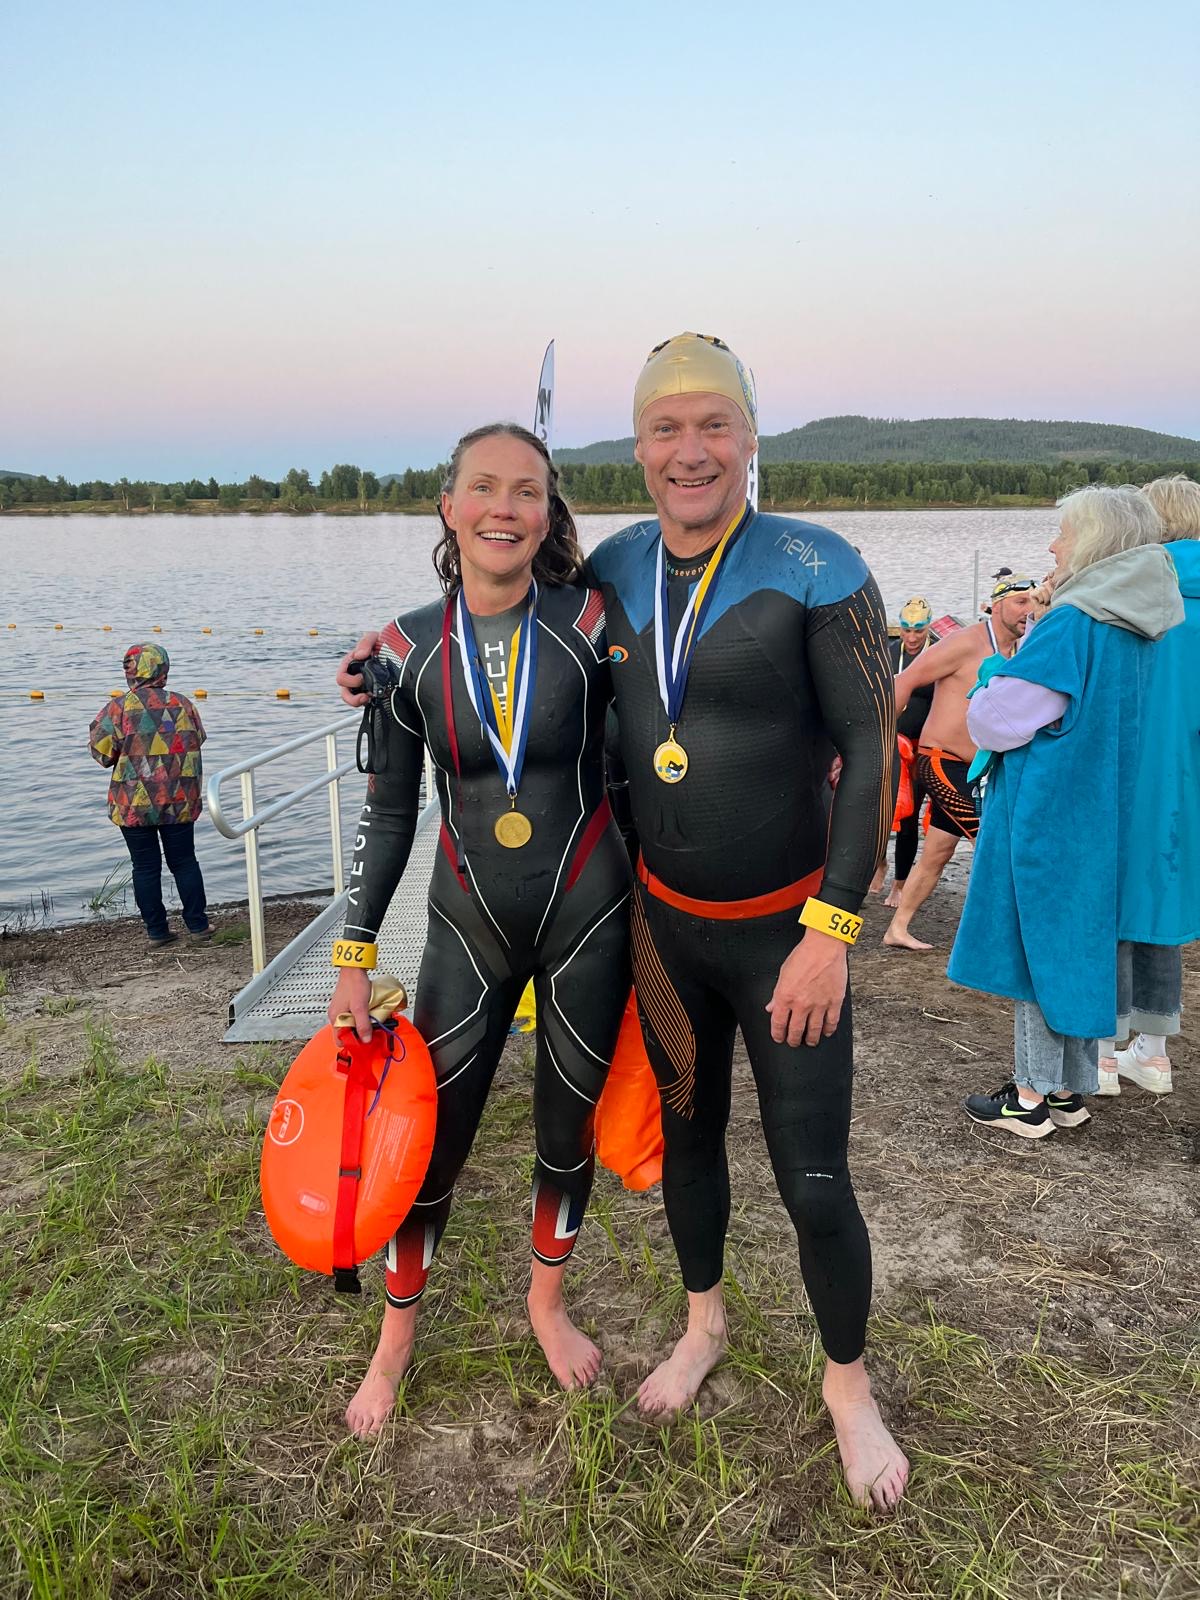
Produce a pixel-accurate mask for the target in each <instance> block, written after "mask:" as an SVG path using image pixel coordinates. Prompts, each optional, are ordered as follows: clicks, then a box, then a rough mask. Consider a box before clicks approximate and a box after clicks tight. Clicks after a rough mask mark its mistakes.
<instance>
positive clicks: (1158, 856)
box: [1099, 473, 1200, 1094]
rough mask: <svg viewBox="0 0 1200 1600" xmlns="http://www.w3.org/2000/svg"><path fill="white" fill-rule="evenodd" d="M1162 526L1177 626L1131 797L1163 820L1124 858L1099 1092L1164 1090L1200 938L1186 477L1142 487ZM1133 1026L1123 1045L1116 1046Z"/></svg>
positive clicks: (1198, 501) (1153, 663) (1197, 640)
mask: <svg viewBox="0 0 1200 1600" xmlns="http://www.w3.org/2000/svg"><path fill="white" fill-rule="evenodd" d="M1142 493H1143V495H1145V497H1146V499H1147V500H1149V502H1150V504H1151V505H1152V506H1153V507H1154V509H1155V510H1156V511H1157V512H1158V515H1159V520H1160V521H1161V523H1162V538H1163V541H1164V544H1163V548H1164V549H1165V550H1166V552H1167V554H1168V555H1169V556H1170V557H1171V560H1172V561H1173V562H1174V565H1175V571H1176V574H1177V575H1178V578H1179V588H1180V592H1181V593H1182V595H1183V613H1184V615H1183V626H1182V627H1181V628H1172V629H1171V631H1170V633H1168V634H1167V636H1166V638H1165V639H1163V640H1162V641H1161V643H1159V644H1157V645H1155V647H1154V649H1153V651H1152V652H1151V657H1150V685H1149V696H1150V701H1151V703H1152V705H1153V707H1154V711H1155V715H1154V719H1153V726H1152V727H1150V728H1148V729H1147V731H1148V732H1149V733H1150V737H1147V738H1143V739H1142V741H1141V744H1140V747H1139V750H1138V757H1137V762H1136V765H1135V768H1134V776H1133V787H1134V792H1135V794H1138V795H1150V794H1154V795H1155V796H1156V801H1157V809H1158V810H1159V812H1160V813H1162V814H1163V815H1164V816H1165V818H1166V820H1167V824H1168V827H1167V832H1166V833H1165V834H1164V835H1163V836H1162V837H1156V836H1152V835H1150V834H1148V833H1147V832H1146V831H1145V830H1143V829H1141V828H1138V829H1136V830H1135V832H1134V838H1133V845H1134V849H1133V851H1132V852H1131V853H1130V856H1129V857H1128V859H1127V863H1126V867H1127V871H1126V887H1125V894H1124V896H1123V898H1124V900H1125V902H1126V907H1127V916H1126V921H1125V925H1124V927H1123V929H1122V932H1123V934H1124V935H1125V937H1124V938H1123V939H1122V941H1121V943H1120V945H1119V946H1118V948H1117V1031H1116V1035H1115V1038H1113V1039H1102V1040H1101V1041H1100V1090H1099V1092H1100V1093H1101V1094H1120V1092H1121V1079H1122V1078H1125V1079H1127V1080H1128V1081H1129V1082H1131V1083H1136V1084H1138V1085H1140V1087H1141V1088H1143V1089H1149V1090H1150V1092H1151V1093H1152V1094H1170V1092H1171V1088H1172V1084H1171V1062H1170V1058H1169V1057H1168V1055H1167V1038H1168V1037H1169V1036H1170V1035H1173V1034H1177V1033H1178V1032H1179V1013H1180V1008H1181V1005H1182V998H1183V959H1182V956H1181V954H1180V947H1181V946H1182V945H1185V944H1190V943H1191V942H1192V940H1193V939H1200V483H1193V482H1192V480H1191V479H1190V478H1185V477H1184V476H1183V474H1182V473H1177V474H1176V475H1175V476H1173V477H1169V478H1156V479H1155V480H1154V482H1153V483H1148V484H1146V485H1145V487H1144V488H1143V490H1142ZM1133 1029H1137V1030H1139V1031H1138V1035H1137V1038H1136V1039H1134V1040H1133V1042H1132V1043H1131V1044H1130V1046H1129V1047H1128V1049H1125V1050H1118V1049H1116V1043H1115V1041H1116V1039H1123V1038H1124V1037H1125V1036H1126V1034H1127V1033H1129V1032H1130V1031H1131V1030H1133Z"/></svg>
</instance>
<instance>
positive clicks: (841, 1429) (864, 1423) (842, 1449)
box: [821, 1360, 908, 1511]
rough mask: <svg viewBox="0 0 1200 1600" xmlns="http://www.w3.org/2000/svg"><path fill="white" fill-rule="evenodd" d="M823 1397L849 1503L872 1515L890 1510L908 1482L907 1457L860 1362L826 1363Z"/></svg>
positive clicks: (822, 1389) (893, 1508)
mask: <svg viewBox="0 0 1200 1600" xmlns="http://www.w3.org/2000/svg"><path fill="white" fill-rule="evenodd" d="M821 1393H822V1396H823V1398H824V1401H825V1404H826V1406H827V1407H828V1410H829V1415H830V1416H831V1417H832V1419H833V1430H834V1433H835V1434H836V1436H837V1447H838V1454H839V1455H840V1456H841V1458H842V1471H843V1473H844V1474H845V1478H846V1487H847V1489H849V1491H850V1497H851V1499H852V1500H853V1501H854V1503H855V1504H856V1505H860V1506H873V1507H874V1509H875V1510H876V1511H894V1510H895V1509H896V1507H897V1506H898V1505H899V1503H900V1501H901V1499H902V1498H903V1495H904V1489H905V1485H906V1484H907V1483H908V1457H907V1456H906V1455H905V1454H904V1452H903V1450H901V1448H900V1446H899V1445H898V1444H897V1443H896V1441H895V1440H894V1439H893V1438H892V1436H891V1434H890V1433H889V1432H888V1429H887V1427H886V1425H885V1423H884V1420H883V1418H882V1417H881V1416H880V1414H879V1407H878V1406H877V1405H876V1404H875V1400H874V1397H873V1396H872V1394H871V1380H870V1379H869V1378H868V1377H867V1372H866V1368H865V1367H864V1366H863V1364H862V1361H861V1360H859V1361H855V1362H852V1363H851V1364H849V1365H847V1366H843V1365H841V1364H839V1363H837V1362H833V1361H830V1362H829V1363H828V1364H827V1365H826V1368H825V1381H824V1383H823V1384H822V1386H821Z"/></svg>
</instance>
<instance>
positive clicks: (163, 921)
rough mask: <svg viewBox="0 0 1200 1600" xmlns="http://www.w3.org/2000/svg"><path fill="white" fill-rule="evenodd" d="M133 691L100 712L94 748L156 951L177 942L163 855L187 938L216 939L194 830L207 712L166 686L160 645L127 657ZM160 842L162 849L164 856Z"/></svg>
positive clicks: (167, 665) (167, 663)
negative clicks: (107, 770) (106, 775)
mask: <svg viewBox="0 0 1200 1600" xmlns="http://www.w3.org/2000/svg"><path fill="white" fill-rule="evenodd" d="M124 664H125V680H126V682H127V683H128V684H129V688H128V689H127V690H126V691H125V693H124V694H116V695H114V696H113V697H112V699H111V700H110V701H109V702H108V704H107V705H106V706H104V707H103V709H102V710H101V711H99V712H98V713H97V714H96V717H95V718H94V719H93V722H92V726H91V729H90V732H89V737H88V748H89V749H90V750H91V752H92V757H93V759H94V760H96V761H98V762H99V763H100V765H101V766H102V767H111V768H112V769H113V775H112V780H111V782H110V783H109V786H108V811H109V815H110V816H111V817H112V819H113V821H114V822H115V823H116V824H117V826H118V827H119V828H120V830H121V833H122V835H123V837H124V839H125V843H126V846H127V847H128V849H129V855H130V858H131V860H132V862H133V897H134V899H135V900H136V901H137V908H138V910H139V911H140V912H141V916H142V921H143V922H144V923H145V924H146V936H147V938H148V939H149V942H150V944H151V945H152V946H154V947H156V948H157V947H159V946H161V945H166V944H174V942H175V940H176V938H177V937H178V936H177V935H176V934H174V933H172V932H171V930H170V928H169V927H168V926H167V912H166V907H165V906H164V905H163V897H162V857H163V856H166V858H167V866H168V867H169V868H170V871H171V876H172V877H173V878H174V879H175V887H176V889H177V890H178V891H179V898H180V901H181V902H182V905H183V921H184V926H185V927H186V928H187V931H188V937H189V938H190V939H191V940H193V941H194V942H203V941H205V940H207V939H209V938H211V936H212V930H211V929H210V928H209V925H208V913H207V911H206V909H205V903H204V878H203V876H202V875H201V872H200V863H199V862H198V861H197V860H196V847H195V843H194V841H193V838H192V831H193V828H194V826H195V821H196V818H197V817H198V816H199V815H200V807H201V801H200V746H201V745H202V744H203V743H204V739H205V733H204V725H203V723H202V722H201V721H200V713H199V712H198V711H197V710H196V708H195V706H194V705H193V704H192V702H191V701H190V700H188V699H186V698H185V697H184V696H183V695H180V694H175V693H173V691H171V690H170V689H168V688H167V674H168V672H170V670H171V660H170V657H169V656H168V655H167V652H166V651H165V650H164V649H163V647H162V646H161V645H158V644H134V645H130V647H129V649H128V650H126V652H125V663H124ZM160 840H161V845H162V852H161V854H160V852H159V843H160Z"/></svg>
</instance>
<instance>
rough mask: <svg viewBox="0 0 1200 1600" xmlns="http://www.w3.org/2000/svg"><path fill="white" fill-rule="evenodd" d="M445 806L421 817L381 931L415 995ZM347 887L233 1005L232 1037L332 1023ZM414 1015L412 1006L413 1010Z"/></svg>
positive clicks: (385, 948)
mask: <svg viewBox="0 0 1200 1600" xmlns="http://www.w3.org/2000/svg"><path fill="white" fill-rule="evenodd" d="M438 832H439V829H438V807H437V804H436V803H434V804H433V805H429V806H426V807H425V809H424V811H422V813H421V815H420V818H419V820H418V822H417V833H416V838H415V839H414V840H413V848H412V855H411V856H410V857H409V861H408V866H407V867H406V868H405V870H404V877H403V878H402V879H401V881H400V887H399V888H398V889H397V890H396V893H395V895H394V896H393V898H392V903H391V905H390V906H389V907H388V913H387V916H386V917H385V918H384V919H383V927H382V928H381V929H380V930H379V941H378V942H379V970H380V971H381V972H389V973H391V975H392V976H393V977H395V978H399V980H400V982H401V983H402V984H403V985H404V987H405V988H406V989H407V990H408V993H409V996H410V999H411V996H412V995H413V994H414V993H415V992H416V987H417V973H418V971H419V969H420V965H421V952H422V950H423V949H424V946H425V932H426V924H427V921H428V915H427V909H426V907H427V901H428V898H429V879H430V877H431V875H432V873H433V861H434V855H435V853H436V851H437V846H438ZM346 903H347V895H346V892H345V891H343V892H342V893H341V894H339V895H336V896H335V897H334V899H333V901H332V902H331V903H330V904H329V905H328V906H326V907H325V909H324V911H322V912H320V914H319V915H318V916H316V917H315V918H314V919H313V921H312V922H311V923H310V924H309V925H308V927H307V928H305V929H304V931H303V932H302V933H299V934H297V935H296V937H295V938H294V939H293V940H292V942H291V943H290V944H288V945H286V946H285V947H284V948H283V949H282V950H281V951H280V952H279V954H278V955H277V956H276V957H275V959H274V960H273V961H271V962H270V963H269V964H268V965H267V966H266V967H265V968H264V969H263V971H262V972H260V973H258V974H257V975H256V976H255V977H254V978H252V979H251V981H250V982H249V983H248V984H247V985H246V987H245V988H244V989H243V990H242V991H241V993H240V994H238V995H235V996H234V998H233V1000H232V1001H231V1002H230V1006H229V1031H228V1032H227V1033H226V1034H225V1042H226V1043H227V1044H229V1043H248V1042H251V1041H256V1040H266V1039H311V1038H312V1036H313V1034H314V1033H316V1031H317V1029H318V1028H319V1027H320V1026H321V1024H322V1023H323V1022H324V1020H325V1009H326V1007H327V1006H328V1004H329V996H330V995H331V994H332V993H333V985H334V979H335V976H336V974H335V972H334V969H333V968H332V967H331V966H330V964H329V951H330V946H331V944H332V943H333V940H334V939H335V938H336V937H337V935H338V934H339V933H340V931H341V928H342V924H343V923H344V921H345V918H346ZM410 1015H411V1011H410Z"/></svg>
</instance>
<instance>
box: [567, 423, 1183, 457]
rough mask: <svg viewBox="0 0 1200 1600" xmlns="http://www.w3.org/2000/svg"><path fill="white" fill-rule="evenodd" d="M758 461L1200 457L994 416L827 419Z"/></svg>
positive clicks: (1139, 439) (1109, 430) (777, 437)
mask: <svg viewBox="0 0 1200 1600" xmlns="http://www.w3.org/2000/svg"><path fill="white" fill-rule="evenodd" d="M759 454H760V459H761V460H763V461H765V462H772V461H845V462H884V461H924V462H969V461H1025V462H1031V461H1039V462H1043V463H1045V464H1046V465H1052V464H1053V463H1055V462H1059V461H1071V460H1082V459H1084V458H1086V459H1087V460H1088V461H1179V460H1188V459H1190V460H1194V459H1195V458H1196V457H1197V456H1198V455H1200V441H1197V440H1195V439H1184V438H1177V437H1176V436H1175V435H1173V434H1169V433H1154V432H1152V431H1151V430H1150V429H1149V428H1125V427H1121V426H1120V425H1118V424H1116V423H1110V422H1022V421H1019V420H1016V419H1014V418H1005V419H998V418H995V417H925V418H922V419H921V420H919V421H914V422H907V421H905V420H904V419H903V418H884V417H821V418H820V419H819V420H818V421H816V422H809V423H806V424H805V426H804V427H803V428H790V429H789V430H788V431H787V432H786V433H773V434H764V435H763V437H762V438H761V439H760V440H759ZM554 455H555V459H556V460H558V461H563V462H571V461H575V462H580V463H583V464H598V463H601V462H625V461H632V460H633V440H632V439H603V440H601V441H600V442H599V443H598V444H589V445H583V446H582V447H581V448H579V449H577V450H562V449H559V450H556V451H555V452H554Z"/></svg>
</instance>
